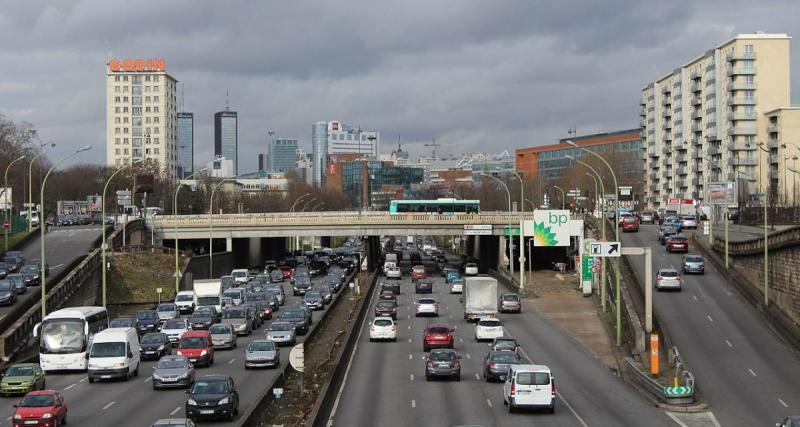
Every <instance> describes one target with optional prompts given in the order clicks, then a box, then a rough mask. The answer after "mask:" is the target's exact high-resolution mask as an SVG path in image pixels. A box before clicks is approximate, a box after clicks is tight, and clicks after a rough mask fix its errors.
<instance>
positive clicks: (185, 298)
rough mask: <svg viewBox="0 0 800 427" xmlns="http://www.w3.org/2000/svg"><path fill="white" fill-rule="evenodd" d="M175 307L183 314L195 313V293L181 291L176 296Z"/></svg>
mask: <svg viewBox="0 0 800 427" xmlns="http://www.w3.org/2000/svg"><path fill="white" fill-rule="evenodd" d="M175 305H177V306H178V310H180V312H181V314H184V313H191V312H193V311H194V291H180V292H178V294H177V295H175Z"/></svg>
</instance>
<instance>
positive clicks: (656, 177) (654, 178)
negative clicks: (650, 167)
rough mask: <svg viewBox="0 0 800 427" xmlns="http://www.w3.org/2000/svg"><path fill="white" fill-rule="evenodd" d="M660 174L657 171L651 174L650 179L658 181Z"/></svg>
mask: <svg viewBox="0 0 800 427" xmlns="http://www.w3.org/2000/svg"><path fill="white" fill-rule="evenodd" d="M658 179H659V176H658V174H657V173H655V172H653V173H651V174H650V181H658Z"/></svg>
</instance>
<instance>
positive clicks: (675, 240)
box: [672, 236, 686, 242]
mask: <svg viewBox="0 0 800 427" xmlns="http://www.w3.org/2000/svg"><path fill="white" fill-rule="evenodd" d="M672 241H673V242H685V241H686V238H685V237H679V236H675V237H673V238H672Z"/></svg>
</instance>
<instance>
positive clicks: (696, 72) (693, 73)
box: [689, 68, 700, 80]
mask: <svg viewBox="0 0 800 427" xmlns="http://www.w3.org/2000/svg"><path fill="white" fill-rule="evenodd" d="M689 78H690V79H692V80H696V79H699V78H700V69H699V68H697V69H694V70H692V71H691V72H690V73H689Z"/></svg>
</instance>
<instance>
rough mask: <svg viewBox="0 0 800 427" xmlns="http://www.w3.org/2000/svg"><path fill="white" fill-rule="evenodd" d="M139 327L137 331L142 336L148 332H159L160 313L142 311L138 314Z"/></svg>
mask: <svg viewBox="0 0 800 427" xmlns="http://www.w3.org/2000/svg"><path fill="white" fill-rule="evenodd" d="M136 320H138V321H139V325H138V326H137V328H136V330H137V331H138V332H139V334H140V335H143V334H146V333H148V332H158V312H157V311H155V310H140V311H137V312H136Z"/></svg>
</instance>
